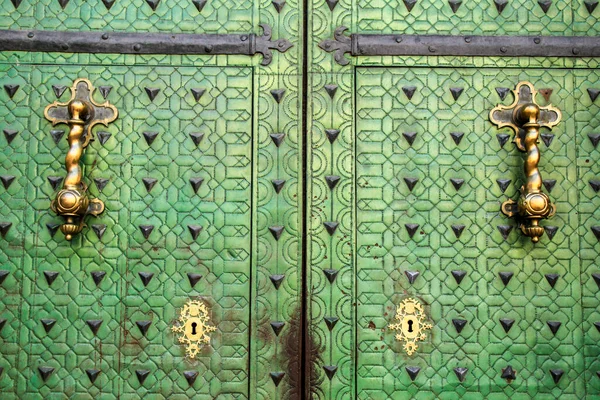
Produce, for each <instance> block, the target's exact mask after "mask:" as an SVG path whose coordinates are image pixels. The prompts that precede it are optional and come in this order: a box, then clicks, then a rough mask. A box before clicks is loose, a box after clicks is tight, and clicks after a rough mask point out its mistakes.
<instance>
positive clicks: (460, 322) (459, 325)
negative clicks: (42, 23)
mask: <svg viewBox="0 0 600 400" xmlns="http://www.w3.org/2000/svg"><path fill="white" fill-rule="evenodd" d="M452 325H454V328H456V332H458V333H461V332H462V330H463V329H464V328H465V326H466V325H467V320H466V319H460V318H457V319H453V320H452Z"/></svg>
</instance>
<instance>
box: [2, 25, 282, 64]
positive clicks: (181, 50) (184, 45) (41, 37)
mask: <svg viewBox="0 0 600 400" xmlns="http://www.w3.org/2000/svg"><path fill="white" fill-rule="evenodd" d="M261 27H262V28H263V31H264V33H263V35H256V34H254V33H241V34H181V33H179V34H165V33H125V32H59V31H22V30H0V51H34V52H61V53H111V54H186V55H187V54H189V55H198V54H210V55H215V54H239V55H254V54H256V53H261V54H262V55H263V56H264V58H263V62H262V64H263V65H267V64H269V63H270V62H271V59H272V55H271V50H277V51H280V52H282V53H283V52H285V51H286V50H288V49H289V48H290V47H292V44H291V43H290V42H289V41H288V40H287V39H278V40H275V41H271V28H270V27H269V26H268V25H261Z"/></svg>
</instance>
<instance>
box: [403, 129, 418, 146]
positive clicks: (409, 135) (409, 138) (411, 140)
mask: <svg viewBox="0 0 600 400" xmlns="http://www.w3.org/2000/svg"><path fill="white" fill-rule="evenodd" d="M402 136H404V139H406V141H407V142H408V145H409V146H412V145H413V143H414V141H415V138H416V137H417V132H404V133H403V134H402Z"/></svg>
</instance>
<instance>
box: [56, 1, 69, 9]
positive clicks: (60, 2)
mask: <svg viewBox="0 0 600 400" xmlns="http://www.w3.org/2000/svg"><path fill="white" fill-rule="evenodd" d="M58 4H60V6H61V8H62V9H63V10H64V9H65V7H66V6H67V4H69V0H58Z"/></svg>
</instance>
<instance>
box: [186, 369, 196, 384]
mask: <svg viewBox="0 0 600 400" xmlns="http://www.w3.org/2000/svg"><path fill="white" fill-rule="evenodd" d="M183 377H184V378H185V380H186V381H187V383H188V385H190V386H193V385H194V382H196V378H197V377H198V371H183Z"/></svg>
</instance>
